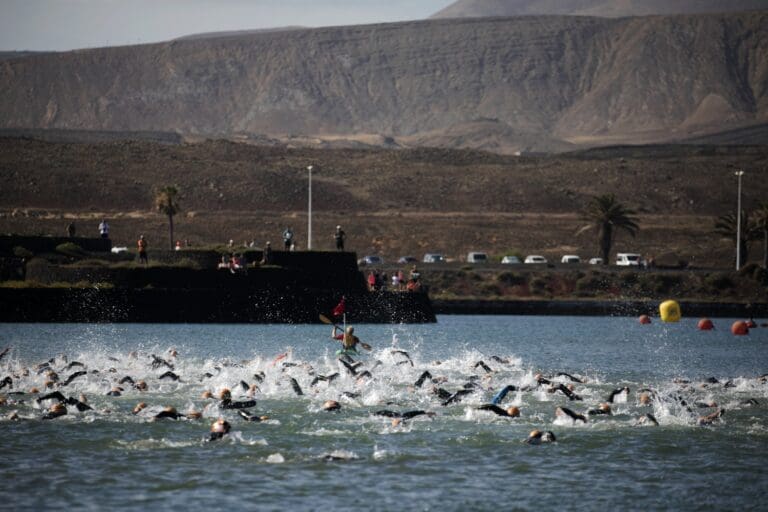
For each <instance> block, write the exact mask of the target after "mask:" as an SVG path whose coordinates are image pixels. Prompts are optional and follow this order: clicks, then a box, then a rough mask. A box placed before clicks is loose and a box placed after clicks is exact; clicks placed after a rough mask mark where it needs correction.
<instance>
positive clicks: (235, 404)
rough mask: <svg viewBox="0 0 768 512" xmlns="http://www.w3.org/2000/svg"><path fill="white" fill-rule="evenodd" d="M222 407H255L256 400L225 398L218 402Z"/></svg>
mask: <svg viewBox="0 0 768 512" xmlns="http://www.w3.org/2000/svg"><path fill="white" fill-rule="evenodd" d="M219 407H221V408H222V409H247V408H249V407H256V400H246V401H244V402H233V401H232V399H231V398H225V399H224V400H222V401H221V403H220V404H219Z"/></svg>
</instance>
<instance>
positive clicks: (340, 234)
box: [333, 226, 347, 251]
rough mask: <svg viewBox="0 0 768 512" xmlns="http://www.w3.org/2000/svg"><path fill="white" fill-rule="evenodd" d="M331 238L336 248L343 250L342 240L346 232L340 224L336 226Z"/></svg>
mask: <svg viewBox="0 0 768 512" xmlns="http://www.w3.org/2000/svg"><path fill="white" fill-rule="evenodd" d="M333 238H334V239H335V240H336V250H337V251H343V250H344V240H346V238H347V234H346V233H345V232H344V230H343V229H341V226H336V232H335V233H334V234H333Z"/></svg>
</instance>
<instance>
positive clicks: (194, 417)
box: [185, 409, 203, 420]
mask: <svg viewBox="0 0 768 512" xmlns="http://www.w3.org/2000/svg"><path fill="white" fill-rule="evenodd" d="M185 416H186V417H187V418H189V419H191V420H199V419H200V418H202V417H203V413H201V412H200V411H195V410H194V409H193V410H190V411H187V413H186V415H185Z"/></svg>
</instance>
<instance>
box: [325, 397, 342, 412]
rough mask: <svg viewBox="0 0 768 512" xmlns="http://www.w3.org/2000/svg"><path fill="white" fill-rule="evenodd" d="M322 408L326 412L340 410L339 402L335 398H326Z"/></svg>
mask: <svg viewBox="0 0 768 512" xmlns="http://www.w3.org/2000/svg"><path fill="white" fill-rule="evenodd" d="M323 410H324V411H328V412H332V411H333V412H335V411H340V410H341V404H340V403H339V402H337V401H336V400H326V401H325V402H323Z"/></svg>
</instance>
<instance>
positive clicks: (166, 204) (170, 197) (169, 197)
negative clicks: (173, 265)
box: [155, 185, 181, 250]
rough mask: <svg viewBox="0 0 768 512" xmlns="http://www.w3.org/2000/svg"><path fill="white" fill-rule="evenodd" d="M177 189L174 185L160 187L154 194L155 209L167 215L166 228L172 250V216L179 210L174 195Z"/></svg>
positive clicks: (176, 193)
mask: <svg viewBox="0 0 768 512" xmlns="http://www.w3.org/2000/svg"><path fill="white" fill-rule="evenodd" d="M178 195H179V191H178V190H177V189H176V187H174V186H171V185H169V186H166V187H163V188H161V189H160V190H159V191H158V192H157V194H156V195H155V207H156V208H157V211H158V212H160V213H163V214H165V215H167V216H168V229H169V233H170V237H171V250H173V216H174V215H176V214H177V213H179V211H181V208H180V207H179V203H177V202H176V197H177V196H178Z"/></svg>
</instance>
